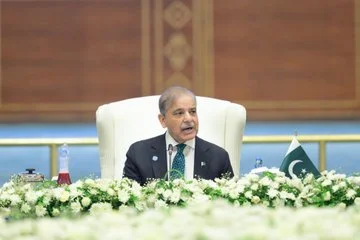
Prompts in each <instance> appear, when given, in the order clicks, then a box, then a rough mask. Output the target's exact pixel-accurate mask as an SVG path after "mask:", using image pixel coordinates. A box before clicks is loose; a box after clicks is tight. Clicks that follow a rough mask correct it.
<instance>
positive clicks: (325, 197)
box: [324, 191, 331, 201]
mask: <svg viewBox="0 0 360 240" xmlns="http://www.w3.org/2000/svg"><path fill="white" fill-rule="evenodd" d="M330 199H331V194H330V192H329V191H327V192H326V193H325V195H324V200H325V201H330Z"/></svg>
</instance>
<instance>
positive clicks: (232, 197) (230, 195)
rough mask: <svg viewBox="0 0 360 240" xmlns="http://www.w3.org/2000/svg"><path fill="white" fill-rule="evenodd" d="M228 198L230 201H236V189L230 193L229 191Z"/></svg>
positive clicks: (237, 195) (237, 194)
mask: <svg viewBox="0 0 360 240" xmlns="http://www.w3.org/2000/svg"><path fill="white" fill-rule="evenodd" d="M229 197H230V198H231V199H237V198H238V197H239V193H238V191H237V189H232V190H231V191H229Z"/></svg>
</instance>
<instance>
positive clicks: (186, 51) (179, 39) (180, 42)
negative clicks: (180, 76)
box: [164, 32, 192, 71]
mask: <svg viewBox="0 0 360 240" xmlns="http://www.w3.org/2000/svg"><path fill="white" fill-rule="evenodd" d="M164 54H165V56H166V57H167V58H168V60H169V62H170V66H171V67H172V69H173V70H174V71H182V70H184V68H185V66H186V64H187V62H188V59H189V58H190V57H191V55H192V49H191V46H190V45H189V44H188V43H187V41H186V36H185V35H184V34H183V33H182V32H176V33H173V34H171V36H170V39H169V41H168V43H167V44H166V46H165V48H164Z"/></svg>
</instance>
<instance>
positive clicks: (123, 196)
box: [118, 190, 130, 203]
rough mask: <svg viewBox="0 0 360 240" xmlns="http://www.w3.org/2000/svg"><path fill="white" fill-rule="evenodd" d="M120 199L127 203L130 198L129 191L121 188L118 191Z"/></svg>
mask: <svg viewBox="0 0 360 240" xmlns="http://www.w3.org/2000/svg"><path fill="white" fill-rule="evenodd" d="M118 199H119V201H120V202H122V203H126V202H127V201H128V200H129V199H130V195H129V193H128V192H127V191H124V190H119V191H118Z"/></svg>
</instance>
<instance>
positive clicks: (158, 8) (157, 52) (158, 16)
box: [154, 0, 164, 93]
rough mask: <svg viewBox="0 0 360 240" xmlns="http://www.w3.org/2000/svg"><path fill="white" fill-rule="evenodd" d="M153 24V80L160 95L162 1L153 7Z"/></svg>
mask: <svg viewBox="0 0 360 240" xmlns="http://www.w3.org/2000/svg"><path fill="white" fill-rule="evenodd" d="M154 24H155V27H154V29H155V34H154V38H155V43H154V44H155V49H154V58H155V60H154V69H155V72H154V79H155V92H156V93H160V92H161V91H162V90H163V79H164V76H163V75H164V71H163V70H164V53H163V45H164V44H163V42H164V24H163V0H155V7H154Z"/></svg>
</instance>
